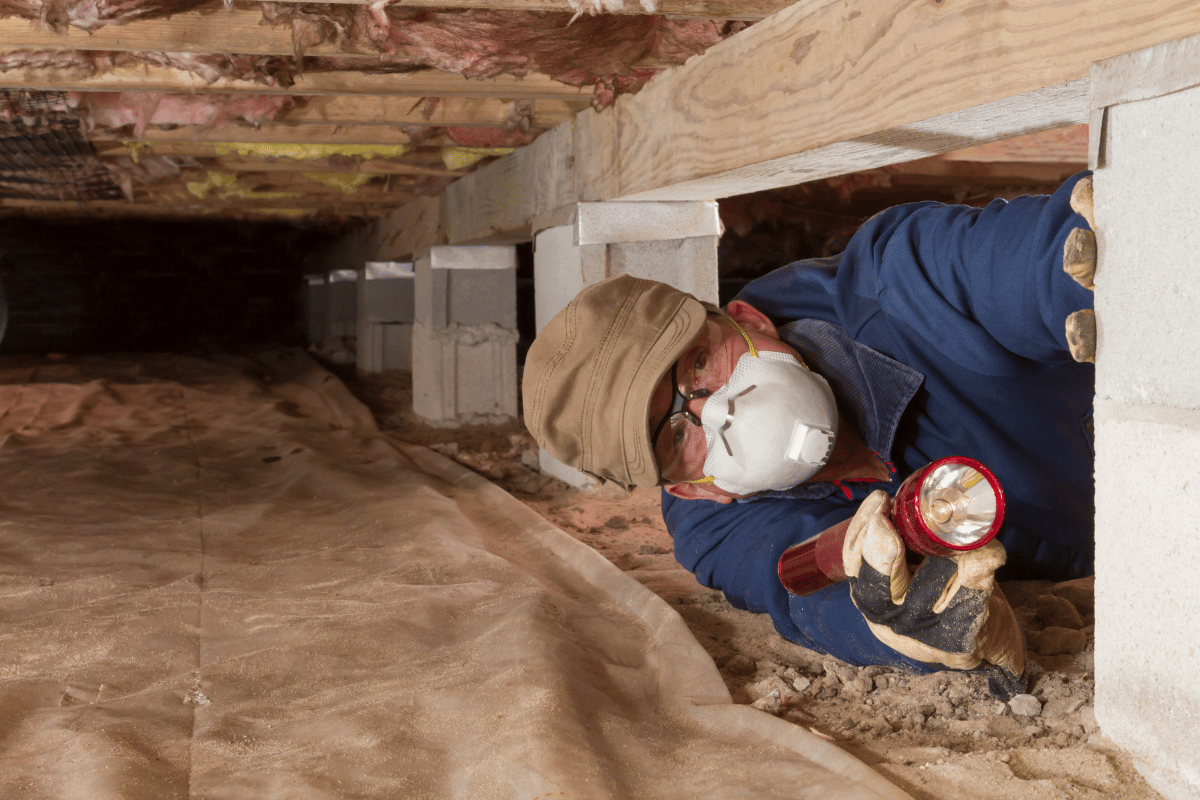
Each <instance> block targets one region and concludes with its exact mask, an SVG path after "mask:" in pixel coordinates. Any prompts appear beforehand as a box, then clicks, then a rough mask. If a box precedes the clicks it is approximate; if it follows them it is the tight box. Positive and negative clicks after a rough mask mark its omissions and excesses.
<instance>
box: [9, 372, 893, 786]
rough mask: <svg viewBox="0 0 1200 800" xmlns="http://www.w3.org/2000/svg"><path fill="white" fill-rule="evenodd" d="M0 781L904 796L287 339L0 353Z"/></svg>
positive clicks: (646, 598) (629, 586) (628, 585)
mask: <svg viewBox="0 0 1200 800" xmlns="http://www.w3.org/2000/svg"><path fill="white" fill-rule="evenodd" d="M0 481H2V485H3V486H4V493H3V496H2V502H3V506H2V507H3V514H2V515H0V721H2V722H0V797H3V798H6V800H26V799H27V798H29V799H32V798H55V799H56V800H58V799H62V798H65V799H67V800H75V799H76V798H78V800H110V798H111V799H116V798H121V799H122V800H124V799H125V798H131V799H132V798H137V799H138V800H140V799H142V798H146V799H147V800H150V799H153V800H165V799H166V798H197V799H199V798H204V799H206V800H251V799H252V800H265V799H274V798H279V800H318V799H319V800H326V799H327V798H328V799H332V798H406V799H407V798H472V799H473V800H474V799H479V800H485V799H486V798H512V799H513V800H534V798H579V799H580V800H584V799H586V800H604V799H606V798H654V799H655V800H669V799H670V798H698V797H703V798H760V797H771V798H782V797H787V798H818V797H820V798H903V797H907V795H905V794H904V793H902V792H901V791H900V790H899V789H897V788H895V787H894V786H893V785H892V784H890V783H888V782H887V781H886V780H884V779H883V778H882V777H880V776H879V775H878V774H876V773H875V772H873V771H872V770H870V769H869V768H868V767H866V766H865V765H863V764H862V763H861V762H859V761H857V760H856V759H854V758H852V757H851V756H849V755H848V754H846V753H844V752H843V751H841V750H840V749H838V748H837V747H836V746H834V745H832V744H830V743H829V742H826V741H824V740H822V739H820V738H818V737H816V736H813V735H811V734H809V733H808V732H807V731H805V730H803V729H801V728H798V727H796V726H794V725H792V724H790V723H787V722H785V721H782V720H779V719H776V718H775V717H772V716H770V715H768V714H765V713H763V712H760V711H758V710H756V709H753V708H750V707H747V706H737V705H733V704H732V703H731V702H730V697H729V694H728V692H727V691H726V689H725V686H724V684H723V683H722V681H721V679H720V676H719V674H718V672H717V670H716V668H715V666H714V665H713V663H712V661H711V659H709V657H708V656H707V655H706V653H705V652H704V651H703V649H702V648H701V647H700V646H699V644H698V643H697V642H696V640H695V639H694V638H693V637H692V635H691V634H690V632H689V631H688V629H687V627H686V625H685V624H684V623H683V621H682V619H681V618H680V617H679V616H678V615H677V614H676V613H675V612H674V611H673V610H672V609H671V608H670V606H668V605H667V604H666V603H665V602H663V601H662V600H661V599H659V598H658V597H657V596H656V595H654V594H652V593H651V592H650V591H648V590H647V589H645V588H644V587H642V586H641V585H639V584H638V583H637V582H636V581H634V580H633V579H631V578H629V577H628V576H626V575H624V574H623V573H622V572H620V571H619V570H618V569H617V568H616V567H614V566H613V565H611V564H610V563H609V562H608V561H606V560H605V559H604V558H602V557H601V556H600V555H599V554H597V553H596V552H594V551H593V550H591V549H590V548H588V547H586V546H585V545H583V544H581V543H579V542H577V541H576V540H574V539H572V538H571V537H569V536H567V535H566V534H565V533H563V532H562V531H559V530H558V529H557V528H554V527H553V526H551V525H550V524H549V523H547V522H546V521H544V520H543V519H542V518H540V517H539V516H537V515H536V514H534V513H533V512H532V511H530V510H529V509H528V508H527V507H526V506H524V505H523V504H521V503H519V502H518V501H516V500H515V499H514V498H512V497H511V496H509V495H508V494H506V493H505V492H503V491H502V490H501V489H499V488H497V487H496V486H494V485H492V484H490V483H489V482H487V481H486V480H484V479H483V478H480V477H479V476H477V475H475V474H474V473H471V472H469V471H467V470H465V469H463V468H462V467H460V466H458V465H457V464H454V463H453V462H451V461H448V460H446V459H444V458H442V457H440V456H438V455H437V454H435V453H432V452H431V451H429V450H426V449H424V448H419V447H413V446H409V445H405V444H402V443H399V442H397V441H394V440H392V439H389V438H388V437H387V436H385V435H383V434H381V433H380V432H379V431H378V430H377V429H376V428H375V426H374V424H373V422H372V421H371V418H370V415H369V414H368V412H367V410H366V409H365V408H364V407H363V406H361V405H360V404H359V403H358V402H357V401H356V400H354V399H353V398H352V397H351V396H350V395H349V393H348V392H347V390H346V389H345V387H344V385H343V384H341V383H340V382H339V381H338V380H337V379H336V378H335V377H334V376H332V375H330V374H329V373H328V372H325V371H324V370H322V369H321V368H319V367H318V366H317V365H316V364H315V363H314V362H312V361H311V360H310V359H309V358H308V357H307V356H306V355H305V354H304V353H303V352H302V351H299V350H287V351H277V352H270V353H262V354H258V355H255V356H253V357H237V358H235V357H222V358H216V359H208V360H204V359H199V358H188V357H178V356H156V355H145V356H139V357H136V358H134V357H130V358H118V357H88V358H78V359H61V360H58V361H51V360H39V361H32V360H28V359H25V360H22V359H12V358H10V359H7V360H3V361H0Z"/></svg>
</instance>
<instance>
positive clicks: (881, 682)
mask: <svg viewBox="0 0 1200 800" xmlns="http://www.w3.org/2000/svg"><path fill="white" fill-rule="evenodd" d="M891 685H892V681H891V679H890V678H888V676H886V675H877V676H875V689H876V690H877V691H882V690H884V689H886V688H888V687H889V686H891Z"/></svg>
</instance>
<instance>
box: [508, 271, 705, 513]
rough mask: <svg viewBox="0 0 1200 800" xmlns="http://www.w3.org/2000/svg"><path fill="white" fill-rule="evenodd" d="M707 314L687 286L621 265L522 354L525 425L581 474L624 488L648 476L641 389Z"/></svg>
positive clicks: (646, 402) (650, 481) (645, 396)
mask: <svg viewBox="0 0 1200 800" xmlns="http://www.w3.org/2000/svg"><path fill="white" fill-rule="evenodd" d="M706 316H707V311H706V310H705V307H704V305H703V304H702V303H701V302H700V301H699V300H697V299H696V298H694V297H692V296H691V295H690V294H687V293H686V292H681V291H679V290H678V289H676V288H674V287H672V286H668V285H667V284H665V283H658V282H656V281H647V280H642V279H641V278H634V277H631V276H629V275H617V276H616V277H613V278H609V279H608V280H606V281H602V282H600V283H597V284H594V285H592V286H589V287H588V288H586V289H584V290H583V291H582V292H580V293H579V295H578V296H577V297H576V298H575V299H574V300H572V301H571V302H570V303H568V304H567V307H566V308H564V309H563V310H562V311H560V312H559V313H558V315H557V316H555V317H554V319H552V320H550V322H549V324H547V325H546V328H545V329H544V330H543V331H542V332H541V334H540V335H539V336H538V337H537V340H536V341H534V343H533V346H532V347H530V348H529V353H528V355H526V357H525V373H524V375H523V378H522V382H521V384H522V393H523V395H524V400H525V426H526V427H527V428H529V432H530V433H531V434H533V438H535V439H537V441H538V444H540V445H541V446H542V447H544V448H546V450H547V451H548V452H549V453H550V454H551V455H552V456H554V457H555V458H557V459H558V460H559V461H562V462H563V463H565V464H569V465H570V466H572V467H575V468H576V469H579V470H582V471H584V472H586V473H588V474H589V475H592V476H594V477H597V478H601V479H603V480H606V481H615V482H616V483H619V484H621V485H622V486H624V487H625V488H626V489H631V488H633V487H634V486H655V485H657V484H658V480H659V474H658V465H657V464H656V463H655V461H654V453H653V451H652V450H651V449H650V429H649V422H648V420H647V415H648V414H649V410H650V396H651V395H652V394H653V393H654V389H655V388H656V387H657V386H658V384H659V382H660V381H661V380H662V377H663V375H665V374H666V373H667V371H668V370H670V369H671V364H673V363H675V361H676V359H678V358H679V357H680V356H681V355H683V353H684V351H685V350H687V348H688V345H690V344H691V343H692V341H693V340H694V339H695V338H696V337H697V336H699V335H700V331H701V330H702V329H703V328H704V320H705V317H706Z"/></svg>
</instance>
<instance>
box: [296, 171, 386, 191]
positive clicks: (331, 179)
mask: <svg viewBox="0 0 1200 800" xmlns="http://www.w3.org/2000/svg"><path fill="white" fill-rule="evenodd" d="M301 174H302V175H304V177H306V178H308V179H309V180H310V181H316V182H317V183H319V184H322V185H323V186H329V187H331V188H334V189H341V190H342V191H343V192H345V193H346V194H354V193H355V192H357V191H358V187H360V186H362V185H363V184H364V183H366V182H367V181H369V180H371V176H370V175H361V174H358V173H354V172H304V173H301Z"/></svg>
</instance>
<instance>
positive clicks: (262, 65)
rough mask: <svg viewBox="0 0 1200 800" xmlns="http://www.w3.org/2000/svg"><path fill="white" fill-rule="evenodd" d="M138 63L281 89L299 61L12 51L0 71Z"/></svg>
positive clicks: (101, 68) (86, 71) (96, 70)
mask: <svg viewBox="0 0 1200 800" xmlns="http://www.w3.org/2000/svg"><path fill="white" fill-rule="evenodd" d="M137 64H149V65H152V66H159V67H170V68H173V69H181V70H185V71H187V72H191V73H192V74H194V75H197V76H199V77H200V78H201V79H203V80H204V81H207V82H208V83H213V82H215V81H217V80H219V79H221V78H229V79H237V80H245V81H253V82H255V83H261V84H263V85H265V86H278V87H283V88H287V87H289V86H291V85H292V84H293V83H294V82H295V78H296V75H297V74H298V73H299V62H298V61H297V60H296V59H295V58H292V57H291V56H244V55H243V56H227V55H220V54H205V53H144V52H110V51H100V50H14V51H9V52H5V53H2V54H0V72H3V71H7V70H12V69H22V70H30V69H43V70H56V71H60V72H73V73H76V74H78V75H83V76H90V75H100V74H103V73H105V72H109V71H111V70H113V69H117V68H120V67H129V66H134V65H137Z"/></svg>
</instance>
